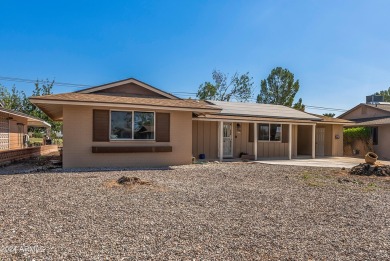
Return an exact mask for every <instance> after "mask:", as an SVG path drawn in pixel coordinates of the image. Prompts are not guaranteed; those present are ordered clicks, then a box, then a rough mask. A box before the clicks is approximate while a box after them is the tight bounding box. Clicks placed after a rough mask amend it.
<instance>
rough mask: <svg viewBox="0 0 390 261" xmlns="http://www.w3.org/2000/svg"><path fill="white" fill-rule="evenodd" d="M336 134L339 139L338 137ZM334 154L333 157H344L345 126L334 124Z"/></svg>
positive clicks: (332, 138)
mask: <svg viewBox="0 0 390 261" xmlns="http://www.w3.org/2000/svg"><path fill="white" fill-rule="evenodd" d="M336 135H337V136H338V137H339V139H336ZM331 140H332V155H330V156H333V157H342V156H343V149H344V148H343V146H344V145H343V126H342V125H332V137H331Z"/></svg>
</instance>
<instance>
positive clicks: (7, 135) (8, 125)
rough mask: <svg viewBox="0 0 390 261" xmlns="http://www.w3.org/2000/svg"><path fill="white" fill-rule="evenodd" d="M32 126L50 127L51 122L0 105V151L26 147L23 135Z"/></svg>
mask: <svg viewBox="0 0 390 261" xmlns="http://www.w3.org/2000/svg"><path fill="white" fill-rule="evenodd" d="M30 126H31V127H45V128H50V124H48V123H47V122H45V121H43V120H41V119H38V118H35V117H32V116H30V115H27V114H24V113H21V112H17V111H13V110H9V109H5V108H3V107H2V106H1V105H0V151H5V150H13V149H22V148H24V147H25V144H24V140H23V139H24V137H23V136H24V135H25V134H27V127H30Z"/></svg>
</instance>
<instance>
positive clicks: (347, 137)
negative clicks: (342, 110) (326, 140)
mask: <svg viewBox="0 0 390 261" xmlns="http://www.w3.org/2000/svg"><path fill="white" fill-rule="evenodd" d="M370 138H371V129H370V128H367V127H356V128H347V129H344V142H345V143H347V144H351V143H353V142H354V141H356V140H361V141H366V142H368V141H369V140H370Z"/></svg>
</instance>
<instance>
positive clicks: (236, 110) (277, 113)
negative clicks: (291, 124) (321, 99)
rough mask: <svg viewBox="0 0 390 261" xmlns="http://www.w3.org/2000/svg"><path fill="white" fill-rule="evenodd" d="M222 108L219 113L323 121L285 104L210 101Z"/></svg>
mask: <svg viewBox="0 0 390 261" xmlns="http://www.w3.org/2000/svg"><path fill="white" fill-rule="evenodd" d="M208 102H210V103H212V104H214V105H215V106H216V108H221V109H222V111H221V112H219V113H218V114H219V115H230V116H246V117H259V118H277V119H294V120H311V121H321V118H319V117H316V116H314V115H311V114H309V113H305V112H302V111H299V110H295V109H293V108H290V107H286V106H283V105H274V104H262V103H243V102H223V101H208Z"/></svg>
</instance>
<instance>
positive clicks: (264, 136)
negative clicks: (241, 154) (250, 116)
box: [258, 124, 269, 140]
mask: <svg viewBox="0 0 390 261" xmlns="http://www.w3.org/2000/svg"><path fill="white" fill-rule="evenodd" d="M258 126H259V140H269V124H259V125H258Z"/></svg>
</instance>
